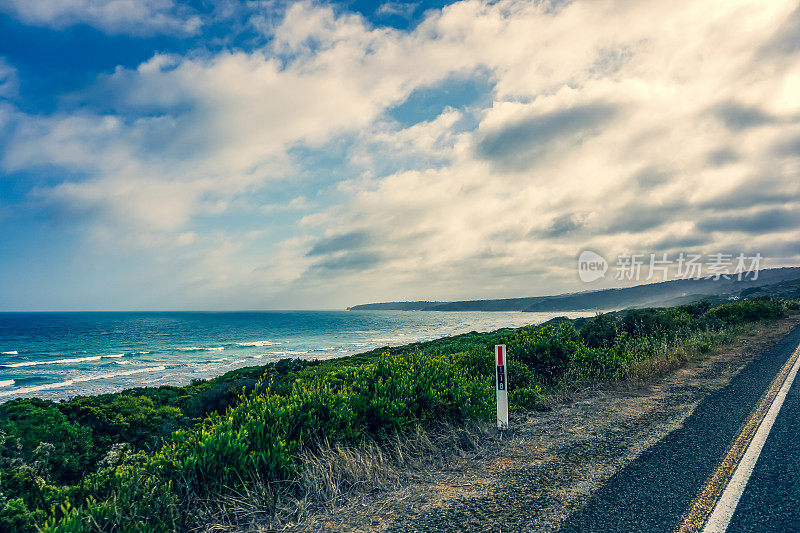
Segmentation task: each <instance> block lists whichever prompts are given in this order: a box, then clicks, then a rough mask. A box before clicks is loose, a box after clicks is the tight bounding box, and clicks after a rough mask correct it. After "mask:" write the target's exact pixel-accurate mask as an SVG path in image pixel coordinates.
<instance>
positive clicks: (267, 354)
mask: <svg viewBox="0 0 800 533" xmlns="http://www.w3.org/2000/svg"><path fill="white" fill-rule="evenodd" d="M338 312H339V313H345V312H344V311H338ZM247 313H249V312H247ZM270 313H272V312H270ZM275 313H276V314H280V313H283V312H275ZM304 313H309V312H306V311H302V312H301V311H298V312H296V314H301V315H302V314H304ZM311 313H312V314H327V313H330V312H329V311H324V310H319V311H313V312H311ZM363 313H364V314H366V315H367V316H370V315H380V314H384V313H382V312H380V311H379V312H375V311H365V312H363ZM392 313H396V312H392ZM458 313H461V314H462V315H463V314H464V313H465V312H458ZM467 313H469V312H467ZM476 313H478V315H479V316H482V315H485V314H486V313H485V312H476ZM79 314H80V313H79ZM101 314H102V313H101ZM136 314H137V313H132V315H131V316H135V315H136ZM138 314H141V313H138ZM150 314H152V315H155V316H158V315H162V314H164V313H162V312H153V313H149V312H148V313H145V315H150ZM172 314H173V315H174V314H175V313H172ZM182 314H184V313H182V312H181V313H178V315H182ZM189 314H197V313H194V312H191V313H189ZM211 314H212V315H213V313H211ZM507 314H510V313H507ZM513 314H514V315H519V314H520V313H516V312H515V313H513ZM566 314H567V315H569V316H573V317H578V316H589V315H590V313H583V312H568V313H566ZM538 315H539V318H540V320H534V321H533V322H528V321H527V320H526V321H525V322H526V323H525V324H519V322H520V321H518V320H516V321H512V324H510V325H508V326H501V327H514V328H517V327H522V326H523V325H537V324H540V323H544V322H546V321H547V320H549V319H550V317H552V316H553V315H555V313H539V314H538ZM465 316H469V315H465ZM496 322H498V320H495V319H491V320H488V321H475V323H473V324H470V325H468V326H464V325H461V324H458V323H454V324H453V325H451V326H450V327H447V328H446V329H449V330H450V331H449V332H447V333H445V334H443V335H442V334H438V333H434V334H429V333H426V332H425V331H424V330H422V329H420V331H418V332H417V333H416V334H415V335H414V336H413V337H411V338H408V337H406V338H403V339H401V338H400V337H399V336H395V337H394V338H392V335H391V334H390V332H389V331H382V332H377V333H378V336H380V337H390V338H389V339H386V340H388V341H389V342H388V343H381V342H379V341H381V340H382V339H380V338H379V339H377V340H372V341H370V340H366V339H362V338H361V336H351V337H349V338H347V339H341V340H339V341H338V344H337V343H336V340H330V341H324V340H323V341H319V343H320V344H325V345H327V346H326V347H324V348H318V347H315V346H310V347H309V346H307V345H305V344H304V343H303V342H302V341H300V342H295V343H294V344H292V342H293V341H292V340H289V339H286V338H284V337H280V339H281V340H278V341H275V340H274V339H271V340H269V341H265V340H256V341H252V340H251V341H232V340H230V339H229V338H228V339H206V341H205V343H203V342H200V340H199V339H197V340H196V341H197V342H196V343H195V344H197V346H191V347H186V346H187V342H188V343H191V342H190V341H181V340H176V341H175V343H174V344H172V345H167V344H163V345H161V346H154V345H149V344H148V345H145V344H140V345H137V346H134V347H131V346H108V347H106V348H105V349H104V350H98V349H95V350H97V351H101V352H102V354H101V355H90V354H87V353H85V352H80V351H79V350H78V348H80V347H76V348H73V349H72V351H71V352H67V353H69V356H64V355H63V354H62V355H56V356H51V357H52V358H51V359H50V360H47V359H44V360H36V359H26V358H25V357H31V356H38V354H36V353H35V352H34V353H33V355H29V354H28V353H26V352H25V351H24V350H22V351H18V350H13V353H12V351H9V352H8V353H7V354H5V353H4V354H3V355H8V356H9V357H7V358H5V361H3V363H0V378H2V379H0V383H4V382H8V381H13V382H14V383H10V384H7V385H5V386H0V405H2V404H3V403H5V402H7V401H10V400H13V399H16V398H40V399H43V400H51V401H62V400H68V399H70V398H75V397H86V396H97V395H102V394H114V393H120V392H123V391H124V390H126V389H131V388H142V387H159V386H171V387H183V386H186V385H189V384H190V383H191V382H192V381H194V380H198V379H201V380H211V379H216V378H219V377H221V376H223V375H224V374H226V373H228V372H230V371H233V370H237V369H240V368H248V367H261V366H264V364H260V362H263V363H269V362H277V361H280V360H283V359H294V358H300V359H303V360H319V361H326V360H331V359H337V358H342V357H352V356H357V355H360V354H363V353H368V352H372V351H375V350H382V349H386V348H399V347H403V346H406V345H408V344H413V343H420V342H430V341H435V340H438V339H442V338H448V337H452V336H454V335H460V334H463V333H468V332H470V331H477V332H479V333H486V332H489V331H493V330H494V329H497V328H496V327H493V324H494V323H496ZM401 323H402V321H401ZM407 327H410V326H407ZM439 329H442V326H439ZM268 333H269V332H263V334H262V335H261V336H262V337H265V338H266V337H270V335H268ZM343 333H344V334H345V335H351V334H350V333H349V332H347V331H346V330H345V331H344V332H343ZM406 334H408V333H401V335H406ZM301 339H302V336H301ZM204 344H205V345H207V346H212V347H207V348H202V346H203V345H204ZM76 350H77V351H76ZM115 351H117V352H120V353H114V354H112V355H108V354H110V353H111V352H115ZM107 353H108V354H107ZM103 354H105V355H103ZM195 354H198V355H202V357H199V358H196V359H195V360H194V361H193V360H192V359H187V358H188V357H190V356H194V355H195ZM215 354H218V355H215ZM140 359H142V362H139V360H140ZM111 363H116V365H111ZM131 363H133V365H134V366H131ZM83 364H91V365H93V366H86V368H85V369H82V370H78V371H71V372H65V373H59V374H58V379H53V380H52V381H50V382H42V381H41V378H39V377H36V379H35V380H33V381H31V378H30V377H28V374H26V373H19V372H18V370H25V371H28V372H32V371H45V370H50V369H51V368H54V367H52V365H59V366H61V365H64V368H69V367H70V366H73V365H83ZM192 365H195V366H196V367H197V370H191V368H192ZM205 366H210V367H213V368H211V369H210V370H204V369H203V367H205ZM3 371H5V372H3ZM160 373H163V374H160ZM140 375H146V376H148V377H147V378H143V379H145V380H146V381H144V382H142V381H137V380H136V379H135V378H136V377H138V376H140ZM129 376H133V377H131V378H129ZM149 377H153V378H155V379H149ZM114 380H121V381H122V382H121V383H119V384H115V383H114ZM94 382H97V383H98V384H97V385H95V386H92V385H91V384H92V383H94ZM11 387H13V388H11ZM72 387H75V391H74V392H72V391H71V390H70V388H72Z"/></svg>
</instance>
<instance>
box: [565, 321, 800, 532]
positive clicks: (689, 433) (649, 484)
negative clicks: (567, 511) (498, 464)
mask: <svg viewBox="0 0 800 533" xmlns="http://www.w3.org/2000/svg"><path fill="white" fill-rule="evenodd" d="M798 345H800V328H795V329H794V330H793V331H792V332H791V333H790V334H789V335H787V336H786V337H785V338H784V339H783V340H782V341H780V342H779V343H778V344H777V345H775V346H774V347H773V348H772V349H770V350H768V351H767V352H765V353H764V354H763V355H762V356H760V357H759V358H757V359H755V360H754V361H753V362H752V363H750V364H749V365H748V366H746V367H745V368H744V369H743V370H742V371H741V372H740V373H739V374H738V375H737V376H736V377H735V378H734V379H733V380H731V382H730V384H729V385H728V386H726V387H724V388H722V389H720V390H718V391H717V392H715V393H713V394H711V395H710V396H709V397H707V398H706V399H705V400H704V401H703V402H701V403H700V404H699V405H698V406H697V408H696V409H695V411H694V413H693V414H692V415H691V416H689V417H688V418H687V419H686V421H685V423H684V425H683V427H682V428H680V429H678V430H676V431H674V432H672V433H671V434H669V435H668V436H667V437H666V438H664V439H663V440H662V441H661V442H659V443H658V444H656V445H655V446H653V447H651V448H650V449H649V450H647V451H646V452H644V453H643V454H642V455H641V456H639V458H637V459H636V460H635V461H633V462H632V463H631V464H630V465H628V466H627V467H626V468H624V469H623V470H621V471H619V472H618V473H617V474H615V475H614V476H613V477H612V478H611V479H610V480H609V481H608V482H607V483H605V484H604V485H603V486H602V487H601V488H600V489H599V490H597V491H596V492H595V493H594V494H593V495H592V496H591V497H590V498H589V500H588V502H587V503H586V505H585V506H584V507H583V508H582V509H581V510H579V511H578V512H576V513H573V514H572V515H571V516H570V517H569V518H568V519H567V521H566V522H565V524H564V525H563V526H562V528H561V531H562V532H565V533H566V532H578V531H580V532H591V531H598V532H599V531H603V532H606V531H607V532H617V531H618V532H626V533H627V532H634V531H648V532H649V531H679V530H682V531H700V530H702V528H703V526H704V525H705V522H706V520H707V518H708V516H709V514H710V510H711V507H713V506H715V504H716V502H717V499H718V498H719V496H720V495H721V494H722V493H723V490H724V489H725V488H726V487H727V485H728V482H729V478H730V475H725V476H719V475H717V477H719V479H715V474H718V470H719V468H720V463H721V462H722V461H723V458H725V457H726V456H727V455H728V454H729V450H731V447H732V445H734V443H736V442H737V438H738V440H739V441H743V444H744V447H747V446H748V445H749V444H750V438H749V437H750V435H747V437H748V438H746V439H742V438H741V435H740V434H741V433H742V429H743V427H745V426H746V425H747V423H748V421H752V420H755V422H756V425H755V426H754V429H756V428H757V427H758V424H760V422H761V420H762V419H763V417H764V414H765V413H761V412H754V410H757V407H758V406H759V405H762V406H763V407H765V408H764V409H762V411H766V408H768V407H770V406H771V405H772V403H774V402H773V400H772V397H765V396H768V395H769V391H770V390H771V389H775V387H776V386H777V387H780V386H781V385H783V383H784V380H785V377H786V376H785V375H783V376H782V375H781V374H782V373H783V374H786V375H788V373H789V371H790V369H791V367H792V365H789V364H788V363H791V362H793V355H794V353H795V350H796V349H797V348H798ZM782 371H783V372H782ZM776 395H777V390H773V391H772V396H773V397H774V396H776ZM734 447H735V446H734ZM738 463H739V460H738V457H737V460H736V461H734V464H733V465H732V467H736V466H737V465H738ZM709 487H710V488H709ZM704 491H706V492H709V493H712V494H714V498H713V501H711V502H705V506H703V505H699V504H698V496H699V495H702V494H703V493H704ZM698 508H700V511H698ZM703 508H705V511H703ZM693 513H694V515H695V516H691V515H692V514H693ZM726 529H727V531H730V532H739V531H765V532H767V531H769V532H784V531H785V532H800V378H797V379H795V380H794V382H793V384H792V386H791V387H790V388H789V389H788V392H787V393H786V395H785V400H784V402H783V405H782V406H781V409H780V410H779V411H778V415H777V417H776V418H775V421H774V424H773V426H772V428H771V430H770V432H769V434H768V436H767V437H766V440H765V442H764V444H763V448H762V449H761V452H760V454H759V455H758V459H757V460H756V462H755V466H754V468H753V470H752V474H751V475H750V476H749V478H748V479H747V480H746V485H745V489H744V491H743V493H742V494H741V498H740V499H739V500H738V503H737V504H736V506H735V512H734V513H733V517H732V519H730V522H728V523H727V527H726ZM723 530H724V529H723Z"/></svg>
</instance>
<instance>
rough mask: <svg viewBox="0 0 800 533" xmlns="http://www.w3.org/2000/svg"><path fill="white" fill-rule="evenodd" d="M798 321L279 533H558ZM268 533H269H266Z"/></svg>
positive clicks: (588, 395)
mask: <svg viewBox="0 0 800 533" xmlns="http://www.w3.org/2000/svg"><path fill="white" fill-rule="evenodd" d="M798 323H800V317H798V316H792V317H789V318H785V319H782V320H780V321H779V322H777V323H773V324H771V325H769V326H766V325H762V326H758V327H756V328H754V329H753V331H752V333H751V334H750V335H748V336H746V337H744V338H741V339H740V340H739V341H737V342H736V343H735V344H733V345H729V346H727V347H725V348H724V349H722V350H714V351H712V353H710V354H708V356H707V357H706V358H705V359H704V360H702V361H698V362H691V363H688V364H686V365H685V366H683V367H682V368H680V369H678V370H675V371H673V372H671V373H669V374H667V375H665V376H664V377H662V378H660V379H658V380H656V381H654V382H653V383H651V384H647V385H641V386H637V387H632V386H629V387H625V388H614V389H610V388H604V389H594V390H584V391H580V392H577V393H575V394H574V395H573V396H572V398H571V399H570V401H569V402H564V403H562V404H560V405H556V406H555V407H554V408H553V409H551V410H550V411H547V412H524V413H520V412H516V413H512V420H511V427H512V430H510V431H509V432H508V433H507V434H506V435H505V436H504V437H503V439H502V441H501V440H498V439H496V438H495V439H492V440H491V441H490V442H488V443H486V446H484V447H483V448H482V451H481V452H480V453H479V454H474V455H472V456H468V457H463V458H454V459H453V460H452V461H450V462H449V463H448V464H446V465H440V466H438V467H436V468H432V469H431V470H429V471H426V472H424V473H423V474H419V473H418V472H415V473H414V474H413V475H408V476H404V477H403V479H404V480H405V481H403V482H402V483H400V484H399V487H398V488H396V489H394V490H375V491H372V492H364V491H360V492H354V493H353V494H351V495H348V498H347V499H346V501H345V503H342V501H341V499H340V500H339V501H337V503H336V504H328V505H319V506H318V507H317V508H316V509H314V512H312V513H310V514H308V515H307V516H305V517H304V519H303V520H302V521H301V522H299V523H289V524H283V526H282V527H281V528H280V529H281V530H282V531H352V532H373V531H398V532H400V531H402V532H406V531H407V532H411V531H500V530H504V531H554V530H557V529H558V528H559V526H560V525H561V524H562V523H563V521H564V519H565V518H566V517H567V516H569V514H571V513H572V512H574V511H575V510H577V509H579V508H580V507H581V506H582V504H583V502H584V501H585V500H586V498H587V496H588V495H590V494H591V493H592V492H593V490H595V489H596V488H597V487H598V486H600V485H601V484H602V483H603V482H604V481H605V480H607V479H608V478H609V477H610V476H612V475H613V474H614V473H615V472H617V471H618V470H619V469H621V468H623V467H625V466H626V465H627V464H629V463H630V462H631V461H632V460H634V459H635V458H636V457H637V456H638V455H639V454H640V453H642V452H643V451H644V450H646V449H647V448H649V447H650V446H652V445H653V444H655V443H657V442H658V441H660V440H661V439H662V438H663V437H664V436H666V435H667V434H669V433H670V432H671V431H674V430H675V429H677V428H679V427H681V425H682V424H683V421H684V420H685V419H686V418H687V417H688V416H689V415H690V414H691V413H692V411H693V410H694V409H695V407H696V406H697V405H698V403H700V401H702V400H703V399H704V398H705V397H706V396H707V395H708V394H710V393H711V392H713V391H714V390H717V389H719V388H721V387H724V386H725V385H726V384H727V383H728V382H729V381H730V379H731V378H732V377H733V376H734V375H735V374H736V373H737V372H738V371H739V370H740V369H741V368H742V367H744V366H745V365H746V364H747V363H748V362H749V361H751V360H752V359H753V357H755V356H756V355H758V354H760V353H762V352H763V351H764V350H766V349H767V348H769V347H770V346H772V345H773V344H775V342H777V341H778V340H779V339H781V338H782V337H783V336H784V335H786V334H787V333H788V332H789V331H791V329H792V328H793V327H795V326H796V325H797V324H798ZM262 531H267V529H262Z"/></svg>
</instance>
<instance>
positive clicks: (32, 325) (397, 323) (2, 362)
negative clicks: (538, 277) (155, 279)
mask: <svg viewBox="0 0 800 533" xmlns="http://www.w3.org/2000/svg"><path fill="white" fill-rule="evenodd" d="M586 314H587V313H519V312H509V313H505V312H491V313H490V312H413V311H412V312H408V311H264V312H256V311H254V312H146V313H139V312H131V313H111V312H109V313H0V402H3V401H7V400H10V399H12V398H19V397H32V396H35V397H40V398H48V399H60V398H68V397H71V396H76V395H87V394H98V393H103V392H113V391H119V390H122V389H125V388H130V387H139V386H158V385H182V384H186V383H188V382H189V381H191V380H192V379H196V378H209V377H214V376H217V375H220V374H223V373H225V372H227V371H229V370H232V369H235V368H240V367H243V366H253V365H260V364H264V363H266V362H269V361H276V360H278V359H280V358H286V357H290V358H291V357H299V358H303V359H324V358H331V357H340V356H345V355H352V354H355V353H359V352H363V351H367V350H370V349H373V348H378V347H381V346H391V345H400V344H407V343H410V342H415V341H419V340H429V339H435V338H439V337H443V336H447V335H453V334H457V333H465V332H469V331H473V330H474V331H491V330H494V329H498V328H501V327H519V326H523V325H527V324H538V323H541V322H544V321H546V320H548V319H550V318H552V317H554V316H559V315H567V316H573V317H574V316H585V315H586Z"/></svg>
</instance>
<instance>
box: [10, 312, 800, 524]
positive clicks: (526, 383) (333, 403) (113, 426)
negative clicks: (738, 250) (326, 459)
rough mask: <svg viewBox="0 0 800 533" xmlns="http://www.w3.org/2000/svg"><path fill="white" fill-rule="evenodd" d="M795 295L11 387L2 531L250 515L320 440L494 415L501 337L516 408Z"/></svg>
mask: <svg viewBox="0 0 800 533" xmlns="http://www.w3.org/2000/svg"><path fill="white" fill-rule="evenodd" d="M798 307H799V306H798V302H797V301H794V300H777V299H773V298H769V297H765V298H753V299H749V300H741V301H731V302H728V303H724V304H721V305H716V304H712V303H711V302H709V301H702V302H698V303H693V304H690V305H683V306H679V307H672V308H651V309H639V310H629V311H621V312H615V313H606V314H601V315H597V316H595V317H592V318H586V319H577V320H567V319H556V320H553V321H550V322H549V323H546V324H543V325H540V326H526V327H523V328H517V329H501V330H497V331H494V332H490V333H474V332H473V333H468V334H464V335H457V336H454V337H448V338H444V339H438V340H435V341H429V342H423V343H414V344H409V345H406V346H400V347H391V348H382V349H378V350H373V351H371V352H366V353H363V354H359V355H355V356H352V357H347V358H341V359H334V360H327V361H301V360H281V361H279V362H276V363H271V364H268V365H265V366H260V367H250V368H243V369H239V370H236V371H233V372H229V373H227V374H225V375H224V376H221V377H218V378H216V379H212V380H206V381H197V382H193V383H192V384H190V385H187V386H185V387H159V388H139V389H130V390H127V391H123V392H121V393H117V394H104V395H99V396H92V397H78V398H73V399H70V400H66V401H61V402H51V401H45V400H39V399H18V400H12V401H9V402H7V403H5V404H3V405H0V530H2V531H9V532H17V531H18V532H28V531H37V530H43V531H61V532H67V531H144V530H149V531H175V530H178V531H189V530H202V529H205V528H207V527H208V525H209V523H210V522H211V521H212V520H218V519H219V516H221V515H225V516H226V520H228V521H229V522H231V523H233V522H236V521H237V520H241V519H242V518H241V517H240V516H237V515H236V514H235V513H228V514H225V513H224V512H222V511H221V510H222V508H224V507H225V506H226V505H228V504H229V502H231V501H235V500H237V499H239V500H241V499H242V498H244V497H245V495H247V497H248V498H251V496H252V494H254V493H256V492H257V493H258V505H259V507H260V509H261V511H262V512H263V513H265V514H269V513H272V512H275V510H276V509H280V508H282V506H283V503H282V502H283V501H284V500H285V499H286V498H287V497H289V496H292V497H299V496H301V495H299V494H298V493H301V492H303V491H308V490H310V489H309V487H311V486H314V483H313V482H309V480H308V476H309V471H310V470H309V468H308V466H309V465H308V464H307V463H308V462H309V461H310V459H309V458H310V457H313V456H314V454H315V453H317V454H318V455H317V457H319V453H323V455H324V453H325V450H331V449H341V448H337V447H343V446H345V447H346V446H364V445H368V446H372V447H374V448H376V449H388V447H389V446H390V445H391V443H397V442H398V441H399V440H402V439H404V438H408V439H413V438H419V436H420V435H421V434H424V432H426V431H435V428H436V427H438V426H440V425H441V424H451V425H455V426H458V425H464V424H470V423H473V422H474V421H490V420H492V419H493V418H494V386H493V379H494V378H493V371H494V369H493V357H492V352H493V346H494V345H495V344H506V345H507V349H508V354H509V363H508V364H509V369H508V373H509V395H510V396H509V397H510V403H511V406H512V409H518V410H536V409H547V408H548V406H549V405H551V404H552V402H554V401H558V400H559V399H563V398H564V397H565V396H566V395H568V394H569V391H571V390H575V389H576V388H579V387H585V386H589V385H598V384H601V385H602V384H607V385H615V384H622V383H630V382H642V381H646V380H648V379H650V378H652V377H653V376H656V375H658V374H661V373H663V372H665V371H667V370H669V369H671V368H674V367H676V366H678V365H680V364H682V363H684V362H686V361H688V360H691V359H694V358H697V357H702V356H703V354H705V353H708V352H710V351H711V350H712V349H717V348H719V347H722V346H724V345H725V344H726V343H729V342H731V341H732V340H733V339H735V338H736V337H737V336H738V335H740V334H742V333H743V332H746V331H747V330H748V328H752V327H753V325H754V324H758V323H763V322H764V321H770V320H776V319H778V318H781V317H783V316H785V315H786V314H787V313H796V312H797V311H798ZM415 436H416V437H415ZM387 453H388V452H387ZM339 456H341V454H340V455H339ZM251 518H252V517H251ZM240 525H241V524H240Z"/></svg>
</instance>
